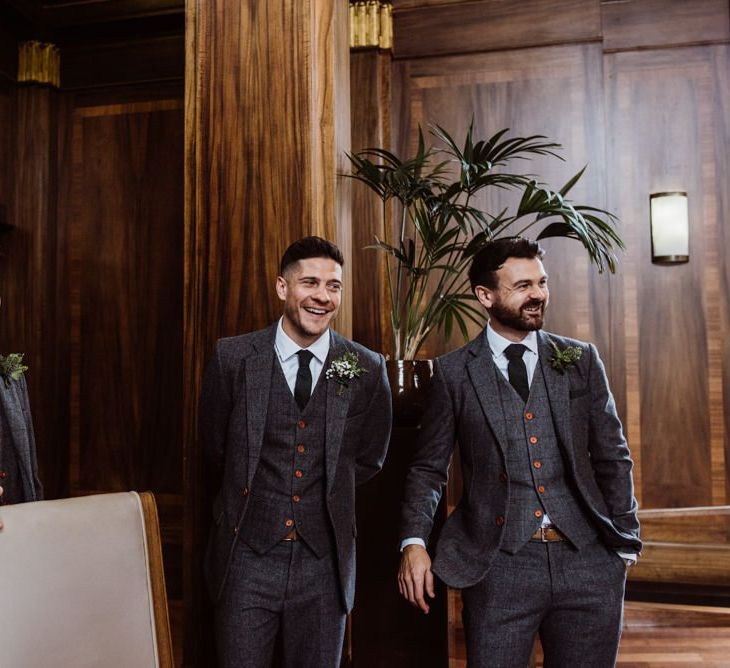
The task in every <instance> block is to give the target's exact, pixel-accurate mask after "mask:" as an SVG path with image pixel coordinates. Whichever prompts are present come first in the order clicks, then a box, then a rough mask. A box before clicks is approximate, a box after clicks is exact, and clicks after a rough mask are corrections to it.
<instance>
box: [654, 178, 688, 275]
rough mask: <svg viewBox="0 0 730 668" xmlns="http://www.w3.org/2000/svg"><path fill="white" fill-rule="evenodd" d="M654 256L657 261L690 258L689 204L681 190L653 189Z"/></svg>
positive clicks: (683, 260) (667, 262) (676, 261)
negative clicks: (655, 191)
mask: <svg viewBox="0 0 730 668" xmlns="http://www.w3.org/2000/svg"><path fill="white" fill-rule="evenodd" d="M649 201H650V204H651V260H652V262H654V263H655V264H677V263H680V262H689V206H688V203H687V193H686V192H682V191H674V192H662V193H653V194H651V195H650V196H649Z"/></svg>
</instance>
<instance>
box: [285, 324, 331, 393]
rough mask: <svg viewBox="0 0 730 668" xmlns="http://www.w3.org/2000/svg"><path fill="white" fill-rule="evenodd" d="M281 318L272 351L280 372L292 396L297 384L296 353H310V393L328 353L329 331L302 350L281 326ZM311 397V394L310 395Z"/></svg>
mask: <svg viewBox="0 0 730 668" xmlns="http://www.w3.org/2000/svg"><path fill="white" fill-rule="evenodd" d="M282 321H283V318H280V319H279V324H278V325H277V327H276V338H275V340H274V349H275V350H276V356H277V357H278V358H279V364H281V370H282V371H283V372H284V378H286V384H287V385H288V386H289V389H290V390H291V393H292V394H294V385H295V384H296V382H297V371H299V358H298V357H297V353H298V352H299V351H300V350H308V351H309V352H310V353H312V359H311V360H310V361H309V370H310V371H311V372H312V392H314V388H315V387H316V386H317V380H319V375H320V374H321V373H322V368H323V367H324V363H325V360H326V359H327V354H328V353H329V351H330V331H329V329H328V330H327V331H326V332H325V333H324V334H322V336H320V337H319V338H318V339H317V340H316V341H315V342H314V343H313V344H312V345H311V346H309V347H308V348H302V347H301V346H300V345H299V344H298V343H295V342H294V341H292V340H291V338H289V336H288V335H287V333H286V332H285V331H284V327H283V326H282V324H281V323H282ZM310 396H311V393H310Z"/></svg>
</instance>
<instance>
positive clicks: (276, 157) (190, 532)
mask: <svg viewBox="0 0 730 668" xmlns="http://www.w3.org/2000/svg"><path fill="white" fill-rule="evenodd" d="M347 20H348V7H347V3H345V2H344V1H343V0H318V1H316V2H315V0H304V1H302V0H282V1H281V2H277V3H240V2H237V1H235V0H213V1H209V0H206V1H203V0H195V1H194V2H190V3H188V4H187V18H186V26H187V30H186V34H187V42H186V112H185V118H186V157H185V161H186V192H187V195H186V223H185V230H186V232H185V234H186V239H185V247H186V252H185V255H186V265H185V343H184V350H185V370H184V387H185V390H184V419H185V423H184V439H185V452H186V473H185V487H186V489H187V490H188V492H189V493H188V494H187V495H186V511H185V513H186V514H185V523H186V533H185V540H186V557H185V558H186V583H185V586H186V629H187V632H186V637H187V646H186V656H185V663H186V665H201V664H202V663H204V662H205V660H204V658H203V657H206V656H207V655H208V654H207V653H209V651H210V648H209V647H208V648H207V649H206V646H205V640H204V638H203V634H202V632H201V629H202V627H203V625H204V624H205V620H206V618H207V615H206V612H205V595H204V592H203V586H202V581H201V577H200V573H199V564H200V563H201V560H202V552H203V548H204V543H205V538H206V535H205V534H206V527H207V523H208V519H207V518H208V510H207V503H206V500H205V489H203V488H204V487H205V485H204V484H203V480H202V475H201V456H200V452H199V449H198V444H197V439H196V407H197V401H198V394H199V388H200V377H201V375H202V368H203V365H204V362H205V360H206V359H207V357H208V356H209V354H210V351H211V350H212V346H213V343H214V342H215V340H216V339H217V338H219V337H220V336H223V335H229V334H237V333H241V332H245V331H251V330H255V329H257V328H260V327H263V326H265V325H267V324H269V323H270V322H272V321H273V320H274V319H275V318H276V317H278V315H279V314H280V305H279V302H278V300H277V299H276V298H275V293H274V290H273V286H274V280H275V277H276V274H277V272H278V263H279V258H280V256H281V253H282V252H283V250H284V249H285V248H286V246H288V245H289V244H290V243H291V242H292V241H293V240H295V239H297V238H299V237H301V236H304V235H306V234H313V233H314V234H320V235H322V236H325V237H329V238H330V239H333V240H334V241H336V242H338V243H339V244H340V245H342V246H343V250H344V251H345V254H346V260H347V259H348V258H349V226H350V220H349V206H348V201H349V185H345V184H343V183H342V182H341V179H338V177H337V173H338V170H341V169H343V168H344V162H343V155H342V154H343V151H344V150H346V149H349V134H350V133H349V123H350V118H349V88H348V81H349V51H348V48H347V35H348V34H349V31H348V25H347ZM349 271H350V263H349V262H347V266H346V280H347V281H349V280H350V278H349V276H350V275H349V274H348V273H347V272H349ZM346 289H348V288H347V287H346ZM351 308H352V305H351V304H350V303H348V302H347V301H345V304H344V306H343V309H342V312H341V313H342V317H340V318H339V321H338V324H337V327H338V329H339V330H340V331H342V332H343V333H345V334H349V333H350V330H351V315H350V314H351Z"/></svg>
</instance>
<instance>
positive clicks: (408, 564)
mask: <svg viewBox="0 0 730 668" xmlns="http://www.w3.org/2000/svg"><path fill="white" fill-rule="evenodd" d="M398 589H399V591H400V593H401V595H402V596H403V597H404V598H405V599H406V600H407V601H408V602H409V603H410V604H411V605H412V606H414V607H416V608H419V609H420V610H422V611H423V612H424V613H425V614H428V611H429V610H430V606H429V605H428V603H426V598H425V596H424V594H427V595H428V596H429V598H434V596H435V595H436V592H435V590H434V587H433V573H432V572H431V557H429V556H428V552H426V548H425V547H421V546H420V545H406V547H404V548H403V555H402V556H401V560H400V570H399V571H398Z"/></svg>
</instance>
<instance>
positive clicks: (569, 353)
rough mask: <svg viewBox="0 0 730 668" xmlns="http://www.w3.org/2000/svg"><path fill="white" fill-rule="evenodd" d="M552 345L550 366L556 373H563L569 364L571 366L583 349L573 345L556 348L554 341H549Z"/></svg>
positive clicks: (579, 356)
mask: <svg viewBox="0 0 730 668" xmlns="http://www.w3.org/2000/svg"><path fill="white" fill-rule="evenodd" d="M550 345H551V346H552V347H553V354H552V355H551V356H550V366H551V367H552V368H553V369H555V370H556V371H557V372H558V373H565V370H566V369H567V368H568V367H569V366H573V364H575V363H576V362H577V361H578V360H579V359H580V358H581V356H582V355H583V351H582V350H581V349H580V348H576V347H575V346H568V347H567V348H563V349H562V350H561V349H560V348H558V346H557V344H556V343H555V341H550Z"/></svg>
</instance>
